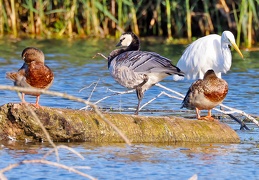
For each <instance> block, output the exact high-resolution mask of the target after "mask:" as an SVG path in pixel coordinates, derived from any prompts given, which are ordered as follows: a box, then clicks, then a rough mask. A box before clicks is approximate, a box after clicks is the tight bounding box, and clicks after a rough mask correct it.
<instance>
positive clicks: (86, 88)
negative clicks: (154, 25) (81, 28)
mask: <svg viewBox="0 0 259 180" xmlns="http://www.w3.org/2000/svg"><path fill="white" fill-rule="evenodd" d="M115 44H116V40H106V39H103V40H98V39H86V40H77V41H67V40H32V39H26V40H19V41H17V40H10V39H8V40H0V76H2V78H0V84H3V85H12V82H11V81H9V80H8V79H6V78H5V73H6V72H8V71H17V70H18V69H19V68H20V67H21V66H22V63H23V61H22V60H21V57H20V56H21V52H22V50H23V49H24V48H25V47H27V46H34V47H37V48H40V49H41V50H42V51H43V52H44V53H45V56H46V64H47V65H48V66H49V67H51V69H52V70H53V71H54V73H55V80H54V83H53V86H52V87H51V88H50V90H53V91H58V92H64V93H68V94H70V95H74V96H77V97H81V98H84V99H88V98H90V100H91V102H96V101H98V100H100V99H102V98H104V97H106V96H108V95H111V94H113V92H112V91H125V90H126V89H125V88H123V87H121V86H120V85H118V84H116V83H115V81H114V80H113V79H112V78H111V77H110V75H109V71H108V70H107V61H106V60H105V59H103V58H101V57H97V58H92V57H93V56H94V55H95V54H96V53H97V52H102V53H103V54H105V55H108V54H109V52H110V51H112V50H113V49H114V45H115ZM185 47H186V46H183V45H166V44H161V43H158V42H154V41H145V42H143V43H142V46H141V48H142V50H147V51H155V52H158V53H160V54H161V55H163V56H166V57H168V58H170V59H172V62H173V64H176V63H177V60H178V59H179V57H180V56H181V53H182V52H183V50H184V48H185ZM242 53H243V54H244V57H245V60H242V59H241V58H240V57H239V56H238V54H237V53H236V52H233V53H232V54H233V65H232V68H231V71H229V72H228V74H224V75H223V78H224V79H225V80H226V81H227V82H228V83H229V93H228V95H227V97H226V99H225V101H224V104H225V105H227V106H230V107H234V108H237V109H240V110H243V111H245V112H246V113H249V114H253V115H257V116H258V115H259V113H258V108H259V103H258V101H259V96H258V90H259V85H258V79H259V71H258V70H259V65H258V59H257V57H259V52H257V51H254V52H247V51H242ZM192 82H193V81H192V80H185V81H179V82H174V81H172V77H168V78H166V79H165V80H164V81H163V82H161V84H162V85H164V86H166V87H168V88H171V89H173V90H176V91H178V92H181V93H182V94H185V93H186V92H187V90H188V87H189V86H190V84H191V83H192ZM80 90H81V91H80ZM161 91H164V90H163V89H161V88H159V87H152V88H151V89H149V90H148V91H147V92H146V93H145V96H144V99H143V103H145V102H147V101H149V100H150V99H152V98H154V97H155V96H157V95H158V94H159V93H160V92H161ZM0 96H1V104H5V103H8V102H20V100H19V98H18V96H17V94H16V93H15V92H11V91H1V92H0ZM25 98H26V100H27V101H29V102H35V97H30V96H26V97H25ZM40 104H41V105H42V106H50V107H61V108H73V109H80V108H82V107H84V105H83V104H82V103H77V102H73V101H69V100H66V99H63V98H59V97H50V96H48V95H42V96H41V98H40ZM136 104H137V98H136V95H135V93H130V94H124V95H118V96H113V97H111V98H108V99H106V100H104V101H101V102H100V103H99V104H98V105H99V106H100V107H102V108H104V109H115V110H117V111H119V113H132V112H133V111H134V110H133V108H135V107H136ZM180 106H181V101H179V100H177V99H172V98H169V97H167V96H161V97H159V98H158V99H156V100H155V101H153V102H152V103H150V104H149V105H147V106H145V107H144V111H142V112H140V114H141V115H152V116H156V115H175V114H176V113H177V115H179V116H182V115H183V114H186V111H185V110H183V111H180V113H179V110H180V109H179V108H180ZM147 110H149V111H151V112H149V111H148V112H146V111H147ZM120 111H121V112H120ZM157 111H158V112H157ZM164 111H166V112H164ZM181 112H183V113H182V114H181ZM188 113H189V114H190V115H189V116H190V117H195V114H194V112H193V111H188ZM204 113H206V112H204ZM213 113H214V114H216V113H217V112H213ZM240 118H241V119H244V118H243V117H240ZM221 121H222V122H224V123H227V124H228V125H230V126H231V127H232V128H233V129H234V130H236V131H237V133H238V134H239V136H240V138H241V140H242V141H241V143H240V144H206V143H204V144H193V143H176V144H171V143H168V144H135V145H134V146H133V147H128V146H126V145H125V144H123V143H122V144H95V143H65V145H68V146H70V147H72V148H74V149H75V150H77V151H78V152H80V153H81V154H82V155H83V156H84V157H85V160H81V159H80V158H77V157H76V156H75V155H74V154H72V153H70V152H69V151H67V150H60V158H61V163H64V164H66V165H69V166H89V167H90V168H91V169H88V170H82V171H83V172H85V173H88V174H90V175H92V176H94V177H96V178H98V179H133V178H134V179H188V178H190V177H191V176H192V175H194V174H197V175H198V178H199V179H259V178H258V176H259V170H258V168H257V166H258V163H259V157H258V156H259V155H258V154H259V152H258V150H259V149H258V140H259V133H258V127H255V126H254V125H253V124H252V123H248V124H247V125H248V127H249V128H250V129H252V130H251V131H243V130H239V125H238V124H237V123H236V122H234V121H233V120H231V119H229V118H228V117H225V118H223V119H221ZM219 133H220V132H219ZM1 145H2V146H1V148H0V168H3V167H5V166H7V165H8V164H11V163H16V162H19V161H21V160H25V159H35V158H41V157H43V155H44V154H45V153H46V152H47V151H49V150H50V148H51V147H50V146H49V145H48V144H47V143H25V142H11V141H10V142H1ZM47 159H48V160H52V161H53V160H55V156H54V155H52V156H50V157H49V158H47ZM5 175H6V176H7V177H8V178H9V179H73V178H74V179H83V178H82V177H80V176H79V175H76V174H74V173H71V172H67V171H64V170H62V169H57V168H53V167H51V168H50V167H49V166H46V165H23V166H20V167H18V168H16V169H14V170H12V171H10V172H8V173H6V174H5Z"/></svg>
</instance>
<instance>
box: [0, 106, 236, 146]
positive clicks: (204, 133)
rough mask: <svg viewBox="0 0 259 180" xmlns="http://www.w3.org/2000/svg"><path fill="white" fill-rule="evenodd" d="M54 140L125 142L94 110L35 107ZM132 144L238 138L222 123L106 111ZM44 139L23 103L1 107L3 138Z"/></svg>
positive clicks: (232, 139) (0, 135)
mask: <svg viewBox="0 0 259 180" xmlns="http://www.w3.org/2000/svg"><path fill="white" fill-rule="evenodd" d="M33 109H34V110H35V113H36V114H37V116H38V118H39V119H40V121H41V122H42V124H43V125H44V127H45V128H46V129H47V131H48V133H49V134H50V136H51V138H52V140H53V141H89V142H124V141H123V139H122V138H121V137H120V136H119V135H118V133H117V132H115V131H114V129H113V128H112V127H111V126H109V125H108V124H107V123H105V122H104V121H103V120H102V119H101V118H100V116H99V115H98V114H97V113H95V112H94V111H82V110H73V109H59V108H49V107H41V108H39V109H36V108H33ZM103 114H104V116H105V117H106V118H107V119H108V120H109V121H110V122H112V123H113V124H114V125H116V126H117V127H118V128H119V129H120V130H121V131H122V132H123V133H124V134H125V135H126V136H127V137H128V139H129V140H130V141H131V142H133V143H144V142H145V143H146V142H217V143H219V142H228V143H238V142H239V141H240V140H239V137H238V135H237V134H236V132H235V131H234V130H233V129H231V128H230V127H229V126H228V125H226V124H223V123H220V122H208V121H202V120H189V119H183V118H179V117H173V116H172V117H167V116H165V117H162V116H159V117H157V116H151V117H150V116H135V115H127V114H115V113H103ZM8 137H13V138H15V139H16V140H45V139H46V137H45V135H44V133H43V131H42V129H41V128H40V126H39V125H38V124H37V121H35V119H34V117H33V116H32V115H31V113H30V112H29V110H28V109H27V108H26V106H24V105H20V104H13V103H9V104H5V105H3V106H1V107H0V139H1V140H4V139H8Z"/></svg>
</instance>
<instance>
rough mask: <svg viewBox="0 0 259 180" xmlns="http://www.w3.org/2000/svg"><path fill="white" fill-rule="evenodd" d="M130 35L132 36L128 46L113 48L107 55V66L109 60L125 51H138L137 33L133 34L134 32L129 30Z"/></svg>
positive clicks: (109, 62)
mask: <svg viewBox="0 0 259 180" xmlns="http://www.w3.org/2000/svg"><path fill="white" fill-rule="evenodd" d="M130 34H131V36H132V42H131V43H130V45H129V46H127V47H126V48H121V49H115V50H113V51H112V52H111V53H110V55H109V57H108V68H109V67H110V64H111V61H112V60H113V59H114V58H115V57H116V56H118V55H120V54H122V53H124V52H127V51H139V49H140V40H139V38H138V36H137V35H135V34H134V33H132V32H130Z"/></svg>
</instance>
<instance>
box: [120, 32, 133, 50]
mask: <svg viewBox="0 0 259 180" xmlns="http://www.w3.org/2000/svg"><path fill="white" fill-rule="evenodd" d="M120 41H121V45H122V46H125V47H128V46H129V45H130V44H131V42H132V36H131V35H130V34H124V35H122V36H121V38H120Z"/></svg>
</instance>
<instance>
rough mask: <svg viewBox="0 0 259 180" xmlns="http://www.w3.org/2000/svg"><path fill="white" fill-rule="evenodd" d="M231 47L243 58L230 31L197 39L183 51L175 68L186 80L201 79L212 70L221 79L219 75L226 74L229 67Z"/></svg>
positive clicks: (175, 77) (175, 76)
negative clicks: (181, 72) (183, 74)
mask: <svg viewBox="0 0 259 180" xmlns="http://www.w3.org/2000/svg"><path fill="white" fill-rule="evenodd" d="M231 46H233V47H234V49H235V50H236V51H237V52H238V54H239V55H240V56H241V57H242V58H243V54H242V53H241V51H240V50H239V48H238V47H237V45H236V42H235V37H234V35H233V34H232V33H231V32H230V31H224V32H223V33H222V35H221V36H219V35H217V34H211V35H208V36H205V37H202V38H199V39H197V40H196V41H194V42H193V43H191V44H190V45H189V46H188V47H187V48H186V49H185V51H184V53H183V55H182V57H181V58H180V60H179V61H178V63H177V65H176V66H177V67H178V68H180V69H181V71H183V72H184V73H185V77H186V78H187V79H197V78H199V79H203V76H204V74H205V73H206V72H207V71H208V70H209V69H213V70H214V72H215V74H216V75H217V76H218V77H219V78H221V73H226V72H227V71H228V70H229V69H230V67H231V63H232V56H231V51H230V47H231ZM181 79H183V77H179V76H177V75H174V80H181Z"/></svg>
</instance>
